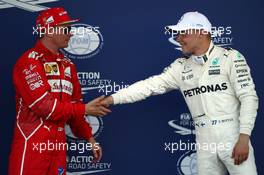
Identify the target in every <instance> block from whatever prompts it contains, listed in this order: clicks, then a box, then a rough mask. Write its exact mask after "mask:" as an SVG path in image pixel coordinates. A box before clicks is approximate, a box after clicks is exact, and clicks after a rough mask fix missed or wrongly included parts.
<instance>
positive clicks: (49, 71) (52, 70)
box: [44, 62, 60, 75]
mask: <svg viewBox="0 0 264 175" xmlns="http://www.w3.org/2000/svg"><path fill="white" fill-rule="evenodd" d="M44 69H45V72H46V75H60V70H59V65H58V64H57V63H56V62H47V63H44Z"/></svg>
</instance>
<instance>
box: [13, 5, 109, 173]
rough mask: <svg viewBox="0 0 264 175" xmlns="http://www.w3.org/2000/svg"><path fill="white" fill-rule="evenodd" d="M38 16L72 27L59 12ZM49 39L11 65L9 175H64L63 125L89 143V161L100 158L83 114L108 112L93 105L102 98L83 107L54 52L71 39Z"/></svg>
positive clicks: (71, 76) (68, 67)
mask: <svg viewBox="0 0 264 175" xmlns="http://www.w3.org/2000/svg"><path fill="white" fill-rule="evenodd" d="M43 14H44V16H45V15H46V16H47V15H53V18H54V23H55V22H59V23H63V25H65V22H73V21H72V20H70V17H69V16H68V14H67V12H66V11H65V10H64V9H63V8H51V9H48V10H46V11H44V12H43V13H42V14H41V15H42V16H41V15H40V17H41V18H42V17H43ZM57 14H60V15H57ZM61 14H62V15H61ZM56 15H57V16H56ZM63 15H67V16H66V17H65V16H63ZM61 16H62V17H61ZM45 19H47V18H45ZM59 23H56V24H54V26H55V27H57V26H59ZM49 24H52V23H49ZM50 26H52V25H50ZM68 26H69V24H68V25H66V27H68ZM55 35H56V36H55ZM55 35H54V36H52V37H53V39H51V38H52V37H50V36H48V37H49V38H47V36H46V35H45V36H44V37H43V38H40V40H39V41H37V43H36V45H35V47H34V48H32V49H29V50H28V51H26V52H25V53H24V54H23V55H22V56H21V57H20V58H19V59H18V61H17V63H16V64H15V66H14V72H13V81H14V86H15V91H16V111H17V116H16V125H15V129H14V137H13V144H12V150H11V153H10V157H9V174H10V175H18V174H19V175H44V174H45V175H55V174H56V175H57V174H59V175H65V174H66V151H67V145H66V136H65V131H64V126H65V124H66V123H67V124H69V125H70V127H71V129H72V131H73V133H74V134H75V135H76V136H77V137H81V138H83V139H85V140H87V141H89V142H90V143H91V144H92V151H93V153H94V157H95V160H97V161H99V160H100V158H101V154H102V152H101V148H100V146H99V145H98V144H96V143H95V140H94V139H93V136H92V132H91V127H90V126H89V124H88V123H87V122H86V121H85V118H84V115H85V114H87V115H88V114H89V115H94V116H96V115H97V116H99V115H105V114H106V113H107V112H110V111H109V110H108V109H106V108H104V107H102V106H100V105H99V102H100V100H102V99H103V97H99V98H97V99H95V100H93V101H91V102H90V103H87V104H83V102H82V95H81V87H80V83H79V81H78V77H77V72H76V68H75V66H74V64H73V63H72V62H71V61H70V60H69V59H68V58H65V57H64V55H63V54H62V53H61V52H60V51H59V50H58V49H59V48H63V47H67V46H68V41H69V38H70V37H71V34H70V33H68V34H55ZM56 37H57V38H56ZM54 38H55V39H54ZM64 38H67V39H66V40H65V41H66V42H64V40H62V39H64ZM59 39H61V40H59ZM55 40H56V41H59V42H57V43H56V42H54V41H55ZM51 43H52V44H51ZM54 43H55V44H54ZM61 43H64V45H63V44H61ZM56 44H57V45H56ZM60 44H61V45H60ZM54 45H55V46H57V47H55V49H54V47H53V46H54Z"/></svg>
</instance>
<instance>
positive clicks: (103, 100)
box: [85, 96, 114, 117]
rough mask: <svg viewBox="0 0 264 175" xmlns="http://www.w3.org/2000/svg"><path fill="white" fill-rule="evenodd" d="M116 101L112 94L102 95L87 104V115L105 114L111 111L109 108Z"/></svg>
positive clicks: (100, 115)
mask: <svg viewBox="0 0 264 175" xmlns="http://www.w3.org/2000/svg"><path fill="white" fill-rule="evenodd" d="M113 103H114V100H113V97H112V96H108V97H105V96H100V97H97V98H96V99H94V100H92V101H90V102H88V103H86V104H85V115H92V116H99V117H102V116H105V115H107V114H108V113H110V112H111V110H110V109H109V108H108V107H109V106H110V105H112V104H113Z"/></svg>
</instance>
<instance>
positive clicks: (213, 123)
mask: <svg viewBox="0 0 264 175" xmlns="http://www.w3.org/2000/svg"><path fill="white" fill-rule="evenodd" d="M201 59H202V62H203V63H202V64H201V63H199V60H201ZM173 89H180V91H181V92H182V95H183V96H184V98H185V101H186V103H187V105H188V107H189V110H190V112H191V114H192V117H193V120H194V123H195V129H196V142H197V157H198V161H197V162H198V174H199V175H224V174H225V172H226V171H227V170H228V172H229V173H230V174H231V175H235V174H237V175H249V174H250V175H255V174H257V170H256V166H255V158H254V151H253V148H252V146H251V143H250V151H249V157H248V159H247V160H246V161H245V162H243V163H242V164H241V165H234V159H232V158H231V156H232V151H233V147H234V145H235V144H236V142H237V140H238V136H239V133H244V134H248V135H251V131H252V129H253V127H254V123H255V119H256V115H257V108H258V97H257V95H256V91H255V85H254V82H253V80H252V77H251V75H250V69H249V67H248V65H247V63H246V60H245V58H244V57H243V56H242V55H241V54H240V53H239V52H238V51H236V50H233V49H224V48H221V47H218V46H215V45H213V43H211V44H210V47H209V49H208V51H207V52H206V54H205V55H203V56H202V57H197V56H191V57H190V58H188V59H187V58H179V59H177V60H175V61H174V62H173V63H172V64H171V65H170V66H169V67H167V68H166V69H165V70H164V72H163V73H161V74H160V75H156V76H152V77H150V78H148V79H146V80H142V81H139V82H136V83H134V84H132V85H131V86H129V87H128V88H126V89H122V90H120V91H119V92H117V93H115V94H113V95H112V97H113V99H114V104H124V103H133V102H136V101H140V100H143V99H146V98H147V97H149V96H151V95H158V94H163V93H165V92H168V91H170V90H173ZM205 145H206V146H205ZM207 148H208V149H207Z"/></svg>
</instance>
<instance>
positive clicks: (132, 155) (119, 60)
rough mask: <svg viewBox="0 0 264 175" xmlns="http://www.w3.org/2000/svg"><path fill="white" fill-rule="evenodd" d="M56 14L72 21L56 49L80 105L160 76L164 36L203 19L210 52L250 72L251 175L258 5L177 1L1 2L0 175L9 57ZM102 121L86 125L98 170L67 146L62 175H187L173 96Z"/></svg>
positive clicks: (169, 47) (170, 55)
mask: <svg viewBox="0 0 264 175" xmlns="http://www.w3.org/2000/svg"><path fill="white" fill-rule="evenodd" d="M55 6H63V7H64V8H66V9H67V10H68V12H69V13H70V15H71V16H72V17H74V18H75V17H77V18H78V17H79V18H81V22H80V23H78V24H76V25H75V26H74V29H75V30H84V29H85V30H89V32H88V33H85V34H84V35H83V36H80V35H78V34H77V33H76V35H74V36H73V37H72V39H71V42H70V45H69V47H68V48H67V49H65V50H63V52H64V53H65V55H67V56H68V57H69V58H71V59H72V61H73V62H74V63H75V64H76V66H77V69H78V72H79V73H78V77H79V79H80V82H81V85H82V90H83V94H84V101H86V102H87V101H90V100H92V99H93V98H95V97H97V96H100V95H110V94H112V93H114V92H116V91H117V90H119V89H121V88H124V87H126V86H128V85H130V84H132V83H133V82H135V81H137V80H141V79H145V78H147V77H149V76H151V75H155V74H159V73H160V72H162V70H163V68H165V67H166V66H168V65H169V64H170V63H171V62H173V61H174V60H175V59H176V58H178V57H179V56H181V52H180V51H179V50H177V45H174V44H172V43H171V42H169V38H170V35H169V34H168V33H166V30H165V29H164V27H165V26H166V25H170V24H176V23H177V21H178V19H179V18H180V17H181V15H182V14H183V13H185V12H187V11H199V12H201V13H203V14H205V15H206V16H207V17H208V18H209V20H210V21H211V23H212V25H213V26H214V29H215V33H214V38H213V41H214V43H215V44H216V45H222V46H224V47H232V48H234V49H237V50H239V51H240V52H241V53H242V54H243V55H244V56H245V57H246V59H247V62H248V64H249V66H250V67H251V72H252V76H253V78H254V82H255V84H256V90H257V93H258V96H259V98H260V104H259V111H258V116H257V120H256V125H255V128H254V131H253V134H252V137H251V140H252V143H253V146H254V148H255V156H256V163H257V168H258V172H259V174H264V170H263V161H264V158H263V155H264V151H263V148H264V142H263V124H264V119H263V114H264V112H263V109H264V106H263V101H262V99H263V93H262V92H263V88H264V83H263V73H264V71H263V68H262V66H263V65H264V58H263V56H262V47H263V40H264V37H263V28H264V23H263V17H264V15H263V3H261V1H260V0H252V1H228V0H221V1H220V0H219V1H215V0H213V1H194V0H190V1H177V0H163V1H150V0H145V1H144V0H133V1H132V0H131V1H130V0H123V1H121V0H112V1H111V0H110V1H89V0H74V1H70V0H68V1H66V0H20V1H15V0H14V1H13V0H12V1H11V0H0V21H1V29H0V30H1V41H0V42H1V69H0V71H1V76H0V78H1V88H0V89H1V100H0V101H1V122H0V125H1V127H0V128H1V138H0V140H1V146H0V148H1V149H0V151H1V165H0V167H1V174H3V175H4V174H7V166H8V154H9V151H10V146H11V140H12V134H13V126H14V124H15V122H14V121H15V100H14V99H15V94H14V89H13V84H12V69H13V65H14V63H15V61H16V60H17V58H18V57H19V56H20V55H21V54H22V53H23V52H24V51H25V50H26V49H28V48H30V47H32V46H33V45H34V44H35V41H36V38H37V37H36V34H35V32H34V29H33V27H34V24H35V18H36V16H37V14H38V11H39V10H41V9H45V8H48V7H55ZM112 111H113V112H112V113H111V114H109V115H108V116H106V117H104V118H95V117H93V116H87V121H89V122H90V123H91V125H92V127H93V133H94V135H95V137H96V140H97V141H98V142H100V145H101V146H102V147H103V158H102V161H101V162H100V163H96V164H93V163H92V162H91V160H92V155H91V152H90V151H88V150H85V149H84V147H85V142H84V141H83V140H79V139H77V138H75V136H74V135H72V133H71V131H70V129H69V128H68V127H67V126H66V129H65V130H66V133H67V137H68V145H69V146H71V147H70V148H71V149H70V150H68V156H67V162H68V174H69V175H79V174H80V175H85V174H98V175H100V174H102V175H195V174H197V171H196V153H195V151H194V150H191V149H189V148H188V147H187V146H188V145H191V143H193V142H194V139H195V136H194V133H195V132H194V130H193V129H194V128H193V126H192V120H191V115H190V114H189V111H188V109H187V107H186V104H185V102H184V100H183V97H182V95H181V94H180V93H179V92H178V91H172V92H169V93H167V94H165V95H161V96H154V97H150V98H149V99H147V100H145V101H142V102H138V103H134V104H127V105H118V106H114V107H112Z"/></svg>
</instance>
